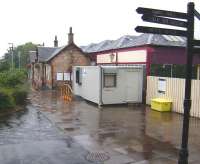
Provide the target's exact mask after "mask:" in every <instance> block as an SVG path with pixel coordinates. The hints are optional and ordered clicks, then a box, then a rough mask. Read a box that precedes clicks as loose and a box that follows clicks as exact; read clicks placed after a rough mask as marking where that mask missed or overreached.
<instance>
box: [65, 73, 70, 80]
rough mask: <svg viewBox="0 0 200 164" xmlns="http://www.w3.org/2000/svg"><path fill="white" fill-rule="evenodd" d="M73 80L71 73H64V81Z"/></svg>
mask: <svg viewBox="0 0 200 164" xmlns="http://www.w3.org/2000/svg"><path fill="white" fill-rule="evenodd" d="M70 80H71V73H64V81H70Z"/></svg>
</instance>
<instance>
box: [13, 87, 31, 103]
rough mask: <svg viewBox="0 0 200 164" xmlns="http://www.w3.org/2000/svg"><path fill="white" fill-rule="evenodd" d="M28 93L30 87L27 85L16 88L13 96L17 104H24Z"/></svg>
mask: <svg viewBox="0 0 200 164" xmlns="http://www.w3.org/2000/svg"><path fill="white" fill-rule="evenodd" d="M27 95H28V89H27V88H26V87H24V86H23V87H21V88H16V89H15V90H13V93H12V97H13V98H14V101H15V104H16V105H23V104H25V102H26V98H27Z"/></svg>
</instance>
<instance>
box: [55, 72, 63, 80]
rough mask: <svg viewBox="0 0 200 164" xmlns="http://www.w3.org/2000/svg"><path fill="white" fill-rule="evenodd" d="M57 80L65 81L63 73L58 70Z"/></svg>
mask: <svg viewBox="0 0 200 164" xmlns="http://www.w3.org/2000/svg"><path fill="white" fill-rule="evenodd" d="M56 80H57V81H63V73H61V72H58V73H57V74H56Z"/></svg>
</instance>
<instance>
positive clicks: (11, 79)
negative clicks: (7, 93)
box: [0, 70, 26, 88]
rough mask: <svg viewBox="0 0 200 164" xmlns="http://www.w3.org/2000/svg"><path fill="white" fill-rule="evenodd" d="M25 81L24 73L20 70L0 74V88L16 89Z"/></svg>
mask: <svg viewBox="0 0 200 164" xmlns="http://www.w3.org/2000/svg"><path fill="white" fill-rule="evenodd" d="M25 80H26V72H25V71H22V70H10V71H4V72H2V73H0V86H1V87H11V88H13V87H16V86H17V85H20V84H23V83H24V82H25Z"/></svg>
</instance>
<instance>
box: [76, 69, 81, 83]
mask: <svg viewBox="0 0 200 164" xmlns="http://www.w3.org/2000/svg"><path fill="white" fill-rule="evenodd" d="M76 83H78V84H79V85H81V70H80V69H77V70H76Z"/></svg>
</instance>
